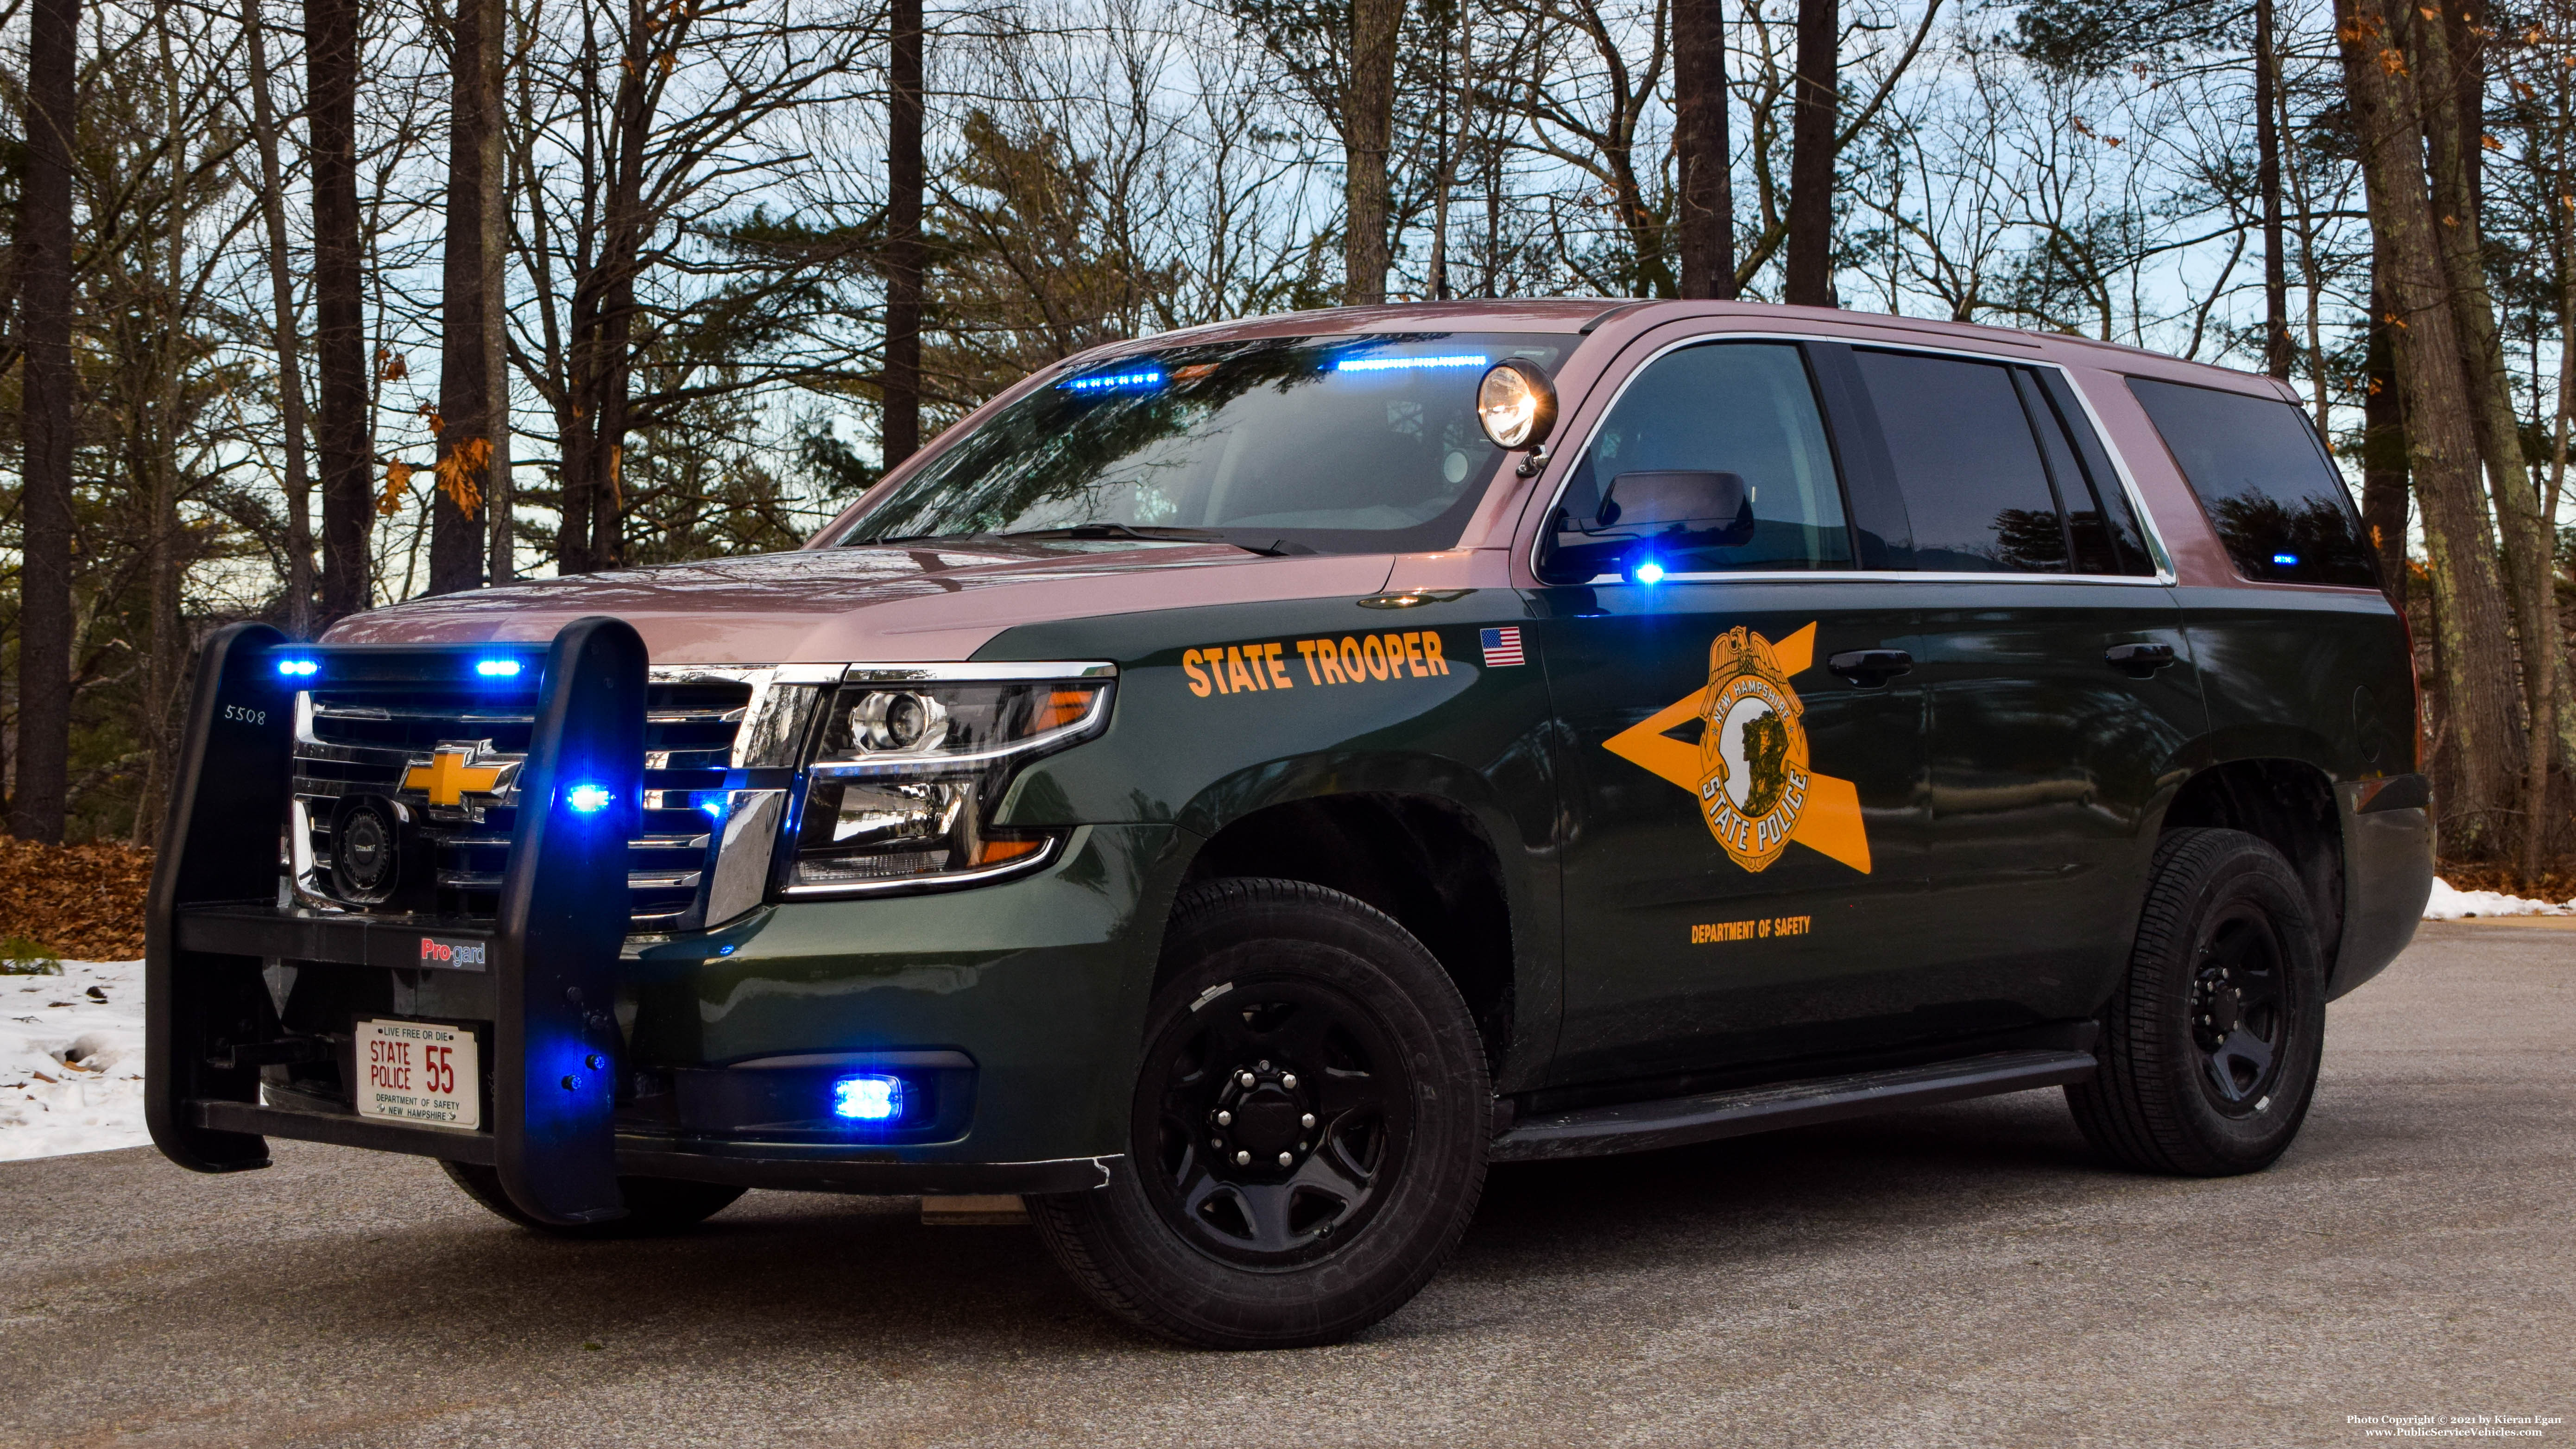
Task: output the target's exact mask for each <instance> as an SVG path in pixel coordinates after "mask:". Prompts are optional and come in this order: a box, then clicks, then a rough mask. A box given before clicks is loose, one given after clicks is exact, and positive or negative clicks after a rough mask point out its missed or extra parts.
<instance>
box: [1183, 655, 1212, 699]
mask: <svg viewBox="0 0 2576 1449" xmlns="http://www.w3.org/2000/svg"><path fill="white" fill-rule="evenodd" d="M1181 672H1182V673H1184V674H1186V675H1188V676H1189V677H1190V693H1192V694H1195V695H1197V696H1198V697H1199V698H1201V699H1205V698H1207V697H1208V677H1207V674H1206V672H1205V671H1203V670H1201V669H1200V668H1199V651H1197V650H1195V649H1191V650H1188V651H1186V652H1184V653H1183V654H1182V655H1181Z"/></svg>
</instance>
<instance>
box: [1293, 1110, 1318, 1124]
mask: <svg viewBox="0 0 2576 1449" xmlns="http://www.w3.org/2000/svg"><path fill="white" fill-rule="evenodd" d="M1297 1125H1298V1126H1300V1127H1312V1126H1314V1125H1315V1114H1314V1113H1312V1112H1309V1113H1307V1114H1306V1115H1305V1116H1303V1117H1300V1118H1298V1119H1297Z"/></svg>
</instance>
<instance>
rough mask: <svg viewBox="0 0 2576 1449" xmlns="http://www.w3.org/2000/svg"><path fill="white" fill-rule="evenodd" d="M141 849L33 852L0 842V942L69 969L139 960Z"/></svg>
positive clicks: (145, 883)
mask: <svg viewBox="0 0 2576 1449" xmlns="http://www.w3.org/2000/svg"><path fill="white" fill-rule="evenodd" d="M151 884H152V852H151V851H150V850H148V849H145V848H144V847H142V846H136V845H115V844H109V843H105V842H101V843H98V844H93V845H38V844H36V843H35V842H33V841H27V840H13V839H10V838H8V837H6V836H0V939H7V938H10V937H18V938H22V939H24V940H27V941H32V942H34V943H36V944H38V945H41V946H43V947H44V948H45V949H46V950H48V951H51V952H53V953H55V954H56V955H59V956H63V957H66V958H68V959H70V960H74V961H131V960H133V959H134V958H135V957H137V956H140V955H142V954H143V895H144V892H145V891H146V890H148V889H149V888H150V887H151Z"/></svg>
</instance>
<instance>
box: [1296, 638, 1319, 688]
mask: <svg viewBox="0 0 2576 1449" xmlns="http://www.w3.org/2000/svg"><path fill="white" fill-rule="evenodd" d="M1297 657H1298V658H1300V659H1303V660H1305V661H1306V682H1307V683H1308V684H1321V683H1323V682H1324V677H1323V676H1322V675H1320V674H1317V673H1316V672H1315V641H1314V640H1312V639H1300V640H1298V641H1297Z"/></svg>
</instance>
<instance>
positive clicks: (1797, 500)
mask: <svg viewBox="0 0 2576 1449" xmlns="http://www.w3.org/2000/svg"><path fill="white" fill-rule="evenodd" d="M1684 472H1696V473H1729V474H1733V475H1735V476H1736V477H1737V478H1739V479H1741V480H1742V491H1743V494H1744V501H1745V503H1746V504H1747V505H1748V506H1749V508H1750V511H1751V514H1752V526H1751V528H1750V529H1749V530H1748V529H1745V528H1741V527H1733V526H1729V527H1724V528H1702V529H1692V528H1683V529H1681V530H1680V531H1678V532H1675V531H1672V530H1670V529H1668V528H1660V527H1659V528H1649V529H1644V530H1640V529H1638V528H1635V527H1623V526H1620V525H1619V524H1618V523H1617V522H1616V521H1615V519H1614V521H1612V522H1610V523H1607V524H1605V523H1604V522H1603V521H1602V518H1601V513H1602V508H1601V499H1602V495H1603V493H1604V492H1608V493H1610V494H1611V495H1612V496H1613V497H1614V498H1617V497H1620V496H1623V494H1622V490H1621V489H1620V488H1619V487H1618V480H1619V479H1621V478H1622V477H1626V476H1629V475H1639V474H1669V473H1684ZM1643 486H1644V480H1642V479H1641V480H1639V481H1638V482H1636V483H1632V484H1631V485H1630V491H1632V492H1642V489H1643ZM1728 486H1729V487H1730V488H1731V487H1732V486H1733V485H1728ZM1555 523H1556V528H1555V532H1554V535H1553V544H1552V547H1551V550H1550V553H1549V556H1548V558H1547V560H1546V561H1545V562H1546V568H1547V572H1548V575H1549V576H1550V577H1552V578H1592V577H1594V576H1596V575H1598V574H1604V573H1617V572H1620V571H1621V568H1622V560H1623V559H1626V558H1627V557H1629V555H1630V554H1631V553H1632V552H1633V551H1634V550H1636V549H1638V548H1639V547H1641V546H1650V547H1651V548H1652V549H1653V550H1654V552H1655V555H1656V558H1657V560H1658V561H1659V562H1661V563H1662V564H1663V566H1664V567H1665V568H1666V569H1668V570H1670V571H1672V572H1675V573H1695V572H1714V571H1720V570H1734V569H1816V568H1847V567H1849V566H1850V563H1851V534H1850V531H1849V530H1848V529H1846V528H1845V527H1844V525H1843V497H1842V487H1841V484H1840V481H1839V478H1838V477H1837V475H1836V473H1835V471H1834V457H1833V450H1832V449H1831V448H1830V447H1828V446H1827V444H1826V442H1825V425H1824V421H1823V419H1822V417H1821V416H1820V415H1819V414H1818V413H1817V411H1816V395H1815V389H1814V387H1813V386H1812V385H1811V384H1810V383H1809V382H1808V380H1807V366H1806V362H1805V359H1803V358H1802V357H1800V356H1799V353H1798V349H1797V348H1796V347H1795V346H1794V345H1791V344H1788V343H1778V342H1722V343H1711V344H1708V345H1706V346H1700V347H1689V348H1684V349H1683V350H1681V351H1679V352H1673V353H1667V354H1666V355H1664V356H1662V357H1659V358H1657V359H1656V360H1655V361H1653V362H1651V363H1649V364H1647V366H1646V368H1645V370H1644V371H1643V372H1641V373H1639V374H1638V375H1637V377H1636V379H1635V380H1634V381H1632V382H1631V383H1629V384H1628V387H1627V390H1626V391H1625V392H1623V393H1621V394H1620V396H1619V401H1618V403H1617V405H1616V406H1614V407H1612V408H1611V410H1610V415H1609V416H1608V417H1607V418H1605V419H1603V420H1602V424H1601V429H1600V431H1599V432H1598V433H1597V434H1595V435H1594V437H1593V439H1592V442H1591V445H1590V446H1589V447H1588V448H1587V449H1586V450H1585V451H1584V454H1583V457H1582V459H1581V460H1580V461H1578V462H1577V463H1576V464H1575V468H1574V472H1573V474H1572V475H1571V476H1570V477H1569V478H1568V480H1567V482H1566V486H1565V493H1564V495H1563V497H1561V498H1560V499H1559V500H1558V506H1557V513H1556V518H1555Z"/></svg>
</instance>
